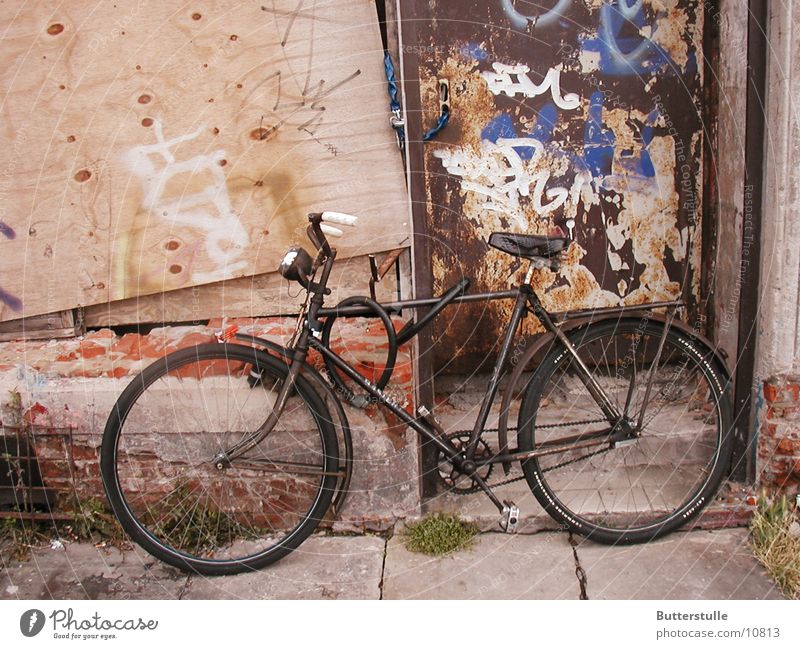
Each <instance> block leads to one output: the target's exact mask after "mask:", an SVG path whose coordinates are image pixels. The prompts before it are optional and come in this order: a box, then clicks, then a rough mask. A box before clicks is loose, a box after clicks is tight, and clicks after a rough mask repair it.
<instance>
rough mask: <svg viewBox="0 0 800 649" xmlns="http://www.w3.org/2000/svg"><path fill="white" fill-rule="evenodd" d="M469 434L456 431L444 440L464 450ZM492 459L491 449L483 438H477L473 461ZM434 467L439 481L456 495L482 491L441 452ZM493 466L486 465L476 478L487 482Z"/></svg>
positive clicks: (480, 469) (481, 468) (479, 470)
mask: <svg viewBox="0 0 800 649" xmlns="http://www.w3.org/2000/svg"><path fill="white" fill-rule="evenodd" d="M469 436H470V433H469V432H467V431H456V432H455V433H450V434H449V435H447V436H446V439H447V440H448V441H449V442H450V443H451V444H453V445H454V446H455V447H456V448H458V449H466V448H467V445H468V444H469ZM490 457H492V449H491V448H490V447H489V444H488V443H487V442H486V440H485V439H483V437H479V438H478V447H477V448H476V449H475V459H476V460H478V459H488V458H490ZM436 467H437V472H438V474H439V480H440V481H441V482H442V484H443V485H444V486H445V487H446V488H447V490H448V491H451V492H453V493H456V494H472V493H477V492H479V491H482V489H481V488H480V486H479V485H478V483H477V482H475V480H473V479H472V478H470V477H469V476H467V475H465V474H464V473H462V472H461V471H459V470H458V469H457V468H456V467H454V466H453V463H452V462H451V461H450V460H448V459H447V458H446V457H445V455H444V452H443V451H439V454H438V455H437V456H436ZM493 468H494V465H493V464H486V465H484V466H482V467H480V468H479V469H478V471H477V473H478V476H479V477H480V478H481V479H482V480H483V481H484V482H486V481H488V480H489V477H490V476H491V475H492V469H493Z"/></svg>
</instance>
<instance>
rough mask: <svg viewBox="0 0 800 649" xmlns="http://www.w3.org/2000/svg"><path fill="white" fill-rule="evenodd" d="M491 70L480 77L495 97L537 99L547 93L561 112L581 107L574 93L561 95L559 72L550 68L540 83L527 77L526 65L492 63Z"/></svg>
mask: <svg viewBox="0 0 800 649" xmlns="http://www.w3.org/2000/svg"><path fill="white" fill-rule="evenodd" d="M492 68H493V69H494V72H490V71H486V72H481V77H483V79H484V81H486V84H487V85H488V86H489V90H490V91H491V92H492V93H493V94H495V95H499V94H500V93H503V94H506V95H508V96H509V97H514V96H516V95H517V94H521V95H522V96H523V97H538V96H540V95H544V94H545V93H547V92H548V91H549V92H550V96H551V97H552V98H553V103H555V105H556V106H558V107H559V108H561V109H562V110H574V109H575V108H578V107H579V106H580V105H581V99H580V97H579V96H578V95H576V94H575V93H574V92H568V93H567V94H565V95H563V96H562V95H561V70H557V69H556V68H550V69H549V70H548V71H547V74H546V75H545V76H544V79H543V80H542V82H541V83H534V82H533V80H531V78H530V77H529V76H528V72H530V68H529V67H528V66H527V65H506V64H505V63H492ZM514 77H516V78H514Z"/></svg>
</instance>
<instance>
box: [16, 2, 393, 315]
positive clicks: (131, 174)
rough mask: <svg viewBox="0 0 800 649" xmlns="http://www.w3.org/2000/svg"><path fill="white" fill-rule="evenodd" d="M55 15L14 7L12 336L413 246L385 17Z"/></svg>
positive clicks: (285, 7)
mask: <svg viewBox="0 0 800 649" xmlns="http://www.w3.org/2000/svg"><path fill="white" fill-rule="evenodd" d="M53 6H54V5H50V4H48V3H29V4H26V5H25V6H24V7H22V8H20V7H19V6H18V5H16V4H14V3H6V4H3V5H1V6H0V24H2V28H3V34H4V36H3V40H2V46H3V54H2V63H3V65H2V67H0V79H2V87H3V88H4V89H5V95H4V97H3V109H2V121H1V122H0V150H1V151H2V153H0V155H1V156H2V159H1V161H0V177H2V187H1V188H0V200H1V201H2V210H0V246H2V251H0V320H8V319H12V318H20V317H22V316H29V315H32V314H37V313H47V312H53V311H56V310H59V309H63V308H71V307H75V306H79V305H91V304H101V303H105V304H107V303H108V302H109V301H110V300H118V299H122V298H126V297H131V296H135V295H146V294H153V293H162V292H163V291H171V290H174V289H179V288H183V287H187V286H194V285H198V284H206V283H213V282H218V281H220V280H222V279H228V278H233V277H242V276H249V275H253V274H259V273H264V272H272V271H274V269H275V268H276V267H277V265H278V262H279V260H280V258H281V256H282V254H283V252H284V251H285V249H286V248H287V247H288V246H289V245H291V244H293V243H303V242H305V241H306V238H305V234H304V228H305V225H306V219H305V216H306V213H307V212H310V211H319V210H323V209H333V210H338V211H343V212H350V213H354V214H357V215H359V216H360V217H361V221H360V224H359V227H358V228H357V229H356V230H354V231H349V232H347V236H346V237H345V238H344V239H342V240H340V241H338V242H337V246H338V248H339V250H340V254H341V255H342V256H345V257H348V256H353V255H363V254H365V253H367V252H374V251H381V250H388V249H391V248H396V247H398V246H399V245H401V244H402V243H403V242H404V241H406V242H407V239H408V230H409V228H408V224H407V221H408V217H407V198H406V193H405V186H404V182H403V170H402V165H401V161H400V157H399V154H398V151H397V147H396V146H395V141H394V134H393V132H392V130H391V128H390V127H389V124H388V119H387V110H388V109H387V99H386V88H385V84H386V82H385V78H384V76H383V67H382V48H381V41H380V33H379V29H378V24H377V17H376V13H375V7H374V5H373V3H371V2H367V1H365V0H337V2H327V3H313V4H312V3H306V4H303V3H298V2H297V0H274V1H272V0H271V1H270V2H268V3H264V5H263V6H262V4H261V3H259V2H227V1H222V0H201V1H198V2H193V3H191V5H176V4H174V3H144V2H136V3H116V4H114V3H110V2H108V3H99V4H95V5H92V6H91V7H88V6H87V5H86V4H85V3H81V2H78V1H77V0H68V1H67V2H64V3H61V4H60V5H58V8H57V9H55V10H53V9H52V7H53ZM89 9H91V10H90V11H89ZM406 245H407V243H406ZM276 281H277V280H276Z"/></svg>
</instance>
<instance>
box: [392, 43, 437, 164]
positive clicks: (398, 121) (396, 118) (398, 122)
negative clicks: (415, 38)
mask: <svg viewBox="0 0 800 649" xmlns="http://www.w3.org/2000/svg"><path fill="white" fill-rule="evenodd" d="M383 68H384V70H385V71H386V81H387V82H388V87H389V108H390V109H391V111H392V115H393V117H392V127H393V128H394V129H395V132H396V133H397V143H398V145H399V146H400V148H401V149H402V148H403V146H404V144H405V139H406V130H405V128H404V126H403V118H402V117H401V115H400V100H399V99H398V89H397V81H396V80H395V76H394V64H393V63H392V55H391V54H389V50H384V54H383ZM449 121H450V110H449V109H448V108H447V107H446V106H442V113H441V115H439V119H438V120H436V126H434V127H433V128H431V129H429V130H428V131H427V132H426V133H425V134H424V135H423V136H422V141H423V142H428V141H430V140H432V139H433V138H435V137H436V135H437V134H438V133H439V131H441V130H442V129H443V128H444V127H445V126H447V123H448V122H449Z"/></svg>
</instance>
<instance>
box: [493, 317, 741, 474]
mask: <svg viewBox="0 0 800 649" xmlns="http://www.w3.org/2000/svg"><path fill="white" fill-rule="evenodd" d="M644 315H647V316H648V317H649V319H650V320H654V321H656V322H659V323H661V324H666V322H667V316H666V314H663V313H648V312H647V310H645V309H643V310H641V311H630V312H627V313H625V314H624V316H617V315H614V314H610V315H607V316H604V317H602V318H592V317H591V316H587V317H583V318H574V319H569V320H565V321H564V322H563V323H562V324H560V325H559V328H560V329H561V331H563V332H564V333H568V332H571V331H574V330H576V329H579V328H581V327H586V326H588V325H590V324H596V323H600V322H603V321H605V320H621V319H623V318H636V317H639V318H641V317H642V316H644ZM672 326H673V327H675V328H676V329H678V330H680V331H681V332H682V333H684V334H686V335H687V336H689V338H691V340H692V342H694V343H697V344H699V345H701V346H703V347H705V348H706V351H707V353H708V354H709V355H711V356H712V357H713V359H714V360H715V361H716V363H717V365H718V366H719V369H720V370H721V371H722V372H723V374H724V375H725V379H726V382H727V385H730V384H731V374H730V371H729V370H728V366H727V363H726V362H725V354H724V351H723V350H722V349H721V348H720V347H719V346H718V345H715V344H714V343H713V342H712V341H711V340H710V339H709V338H707V337H706V336H704V335H703V334H701V333H700V332H698V331H696V330H695V329H693V328H692V327H691V326H690V325H689V324H687V323H685V322H684V321H683V320H679V319H677V318H674V319H673V320H672ZM555 339H556V337H555V334H552V333H549V332H546V333H544V334H541V335H540V336H539V337H538V339H537V340H536V341H535V342H534V343H533V345H531V346H530V347H528V348H527V349H526V350H525V351H524V352H523V354H522V355H521V356H520V357H519V358H513V359H512V363H514V371H513V372H512V373H511V377H510V379H509V381H508V386H507V388H506V390H505V393H504V394H503V399H502V402H501V405H500V417H499V419H498V423H497V428H498V431H497V440H498V444H499V446H500V450H499V451H498V452H499V453H506V452H507V451H508V413H509V408H510V407H511V401H512V400H513V397H514V394H515V392H516V391H517V383H518V381H519V380H520V377H521V376H522V374H523V372H524V371H525V368H526V367H527V366H528V363H530V362H531V360H532V359H533V358H534V357H535V356H536V354H537V353H538V352H540V351H541V350H543V349H545V348H546V347H547V346H548V345H551V344H553V342H554V341H555ZM503 471H504V472H505V474H506V475H508V473H509V471H511V463H510V462H503Z"/></svg>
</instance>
